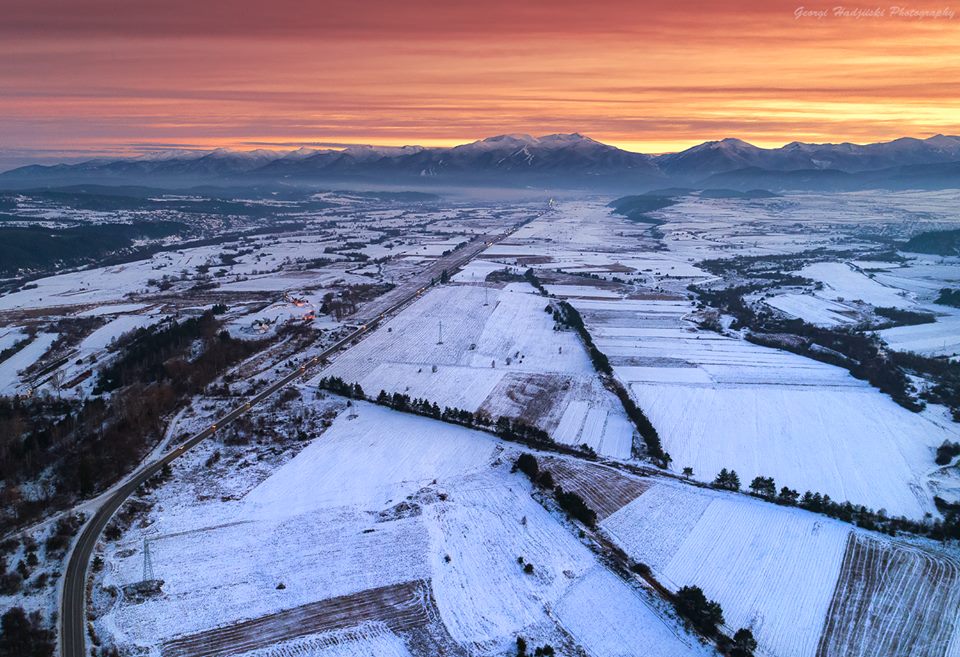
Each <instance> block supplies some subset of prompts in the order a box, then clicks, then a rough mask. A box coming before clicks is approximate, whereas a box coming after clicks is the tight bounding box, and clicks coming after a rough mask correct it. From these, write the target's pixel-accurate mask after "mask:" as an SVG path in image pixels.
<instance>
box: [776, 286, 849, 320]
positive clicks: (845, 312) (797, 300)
mask: <svg viewBox="0 0 960 657" xmlns="http://www.w3.org/2000/svg"><path fill="white" fill-rule="evenodd" d="M765 303H766V304H767V305H768V306H771V307H773V308H776V309H777V310H780V311H782V312H785V313H786V314H788V315H790V316H792V317H797V318H800V319H802V320H804V321H806V322H809V323H811V324H816V325H818V326H840V325H843V324H853V323H856V321H857V318H856V315H855V311H854V310H853V309H852V308H850V307H849V306H845V305H843V304H841V303H837V302H836V301H830V300H828V299H824V298H822V297H819V296H814V295H812V294H798V293H796V292H790V293H788V294H778V295H777V296H774V297H771V298H769V299H767V300H766V301H765Z"/></svg>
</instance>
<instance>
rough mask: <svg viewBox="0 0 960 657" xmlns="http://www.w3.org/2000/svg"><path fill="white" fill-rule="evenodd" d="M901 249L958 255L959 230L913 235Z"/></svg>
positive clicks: (959, 245) (959, 253)
mask: <svg viewBox="0 0 960 657" xmlns="http://www.w3.org/2000/svg"><path fill="white" fill-rule="evenodd" d="M901 250H903V251H909V252H910V253H931V254H933V255H942V256H949V255H960V230H938V231H931V232H928V233H920V234H919V235H914V236H913V237H911V238H910V239H909V240H908V241H907V243H906V244H905V245H904V246H903V248H902V249H901Z"/></svg>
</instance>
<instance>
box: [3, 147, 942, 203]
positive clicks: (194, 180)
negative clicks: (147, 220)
mask: <svg viewBox="0 0 960 657" xmlns="http://www.w3.org/2000/svg"><path fill="white" fill-rule="evenodd" d="M330 182H352V183H361V184H388V183H389V184H406V185H412V186H423V187H435V186H442V185H480V186H501V187H545V188H551V187H572V188H585V189H588V188H593V189H603V190H610V189H626V190H644V189H653V188H656V187H664V186H668V185H684V186H688V187H691V186H692V187H696V188H718V187H724V188H731V189H739V190H747V189H756V188H766V189H772V190H777V191H781V190H790V189H798V190H799V189H811V190H852V189H871V188H887V189H905V188H927V189H940V188H952V187H957V188H960V137H956V136H946V135H937V136H935V137H930V138H928V139H915V138H910V137H905V138H901V139H896V140H894V141H890V142H884V143H876V144H866V145H859V144H851V143H842V144H808V143H802V142H793V143H790V144H787V145H786V146H782V147H780V148H760V147H757V146H754V145H752V144H749V143H747V142H745V141H742V140H739V139H722V140H719V141H709V142H705V143H703V144H700V145H698V146H694V147H692V148H688V149H687V150H684V151H681V152H678V153H669V154H663V155H646V154H643V153H633V152H630V151H625V150H622V149H619V148H616V147H614V146H610V145H608V144H604V143H601V142H598V141H596V140H593V139H591V138H589V137H585V136H583V135H580V134H577V133H573V134H554V135H546V136H543V137H532V136H530V135H522V134H511V135H500V136H497V137H490V138H488V139H482V140H480V141H475V142H472V143H469V144H463V145H460V146H455V147H452V148H424V147H421V146H403V147H375V146H350V147H348V148H345V149H343V150H331V149H310V148H300V149H298V150H295V151H289V152H281V151H272V150H263V149H261V150H255V151H233V150H227V149H217V150H213V151H184V150H177V151H163V152H159V153H152V154H148V155H143V156H140V157H133V158H124V159H112V160H110V159H94V160H90V161H87V162H81V163H79V164H57V165H52V166H42V165H31V166H25V167H20V168H18V169H13V170H11V171H7V172H4V173H2V174H0V187H3V188H7V189H10V188H26V187H43V186H57V185H68V184H78V183H98V184H138V185H152V186H167V187H182V186H193V185H197V184H218V183H222V184H227V183H229V184H238V183H241V184H251V183H257V184H274V183H283V184H287V185H289V184H294V185H297V184H303V185H315V184H322V183H330Z"/></svg>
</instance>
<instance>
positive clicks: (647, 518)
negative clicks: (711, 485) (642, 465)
mask: <svg viewBox="0 0 960 657" xmlns="http://www.w3.org/2000/svg"><path fill="white" fill-rule="evenodd" d="M710 502H711V499H710V498H709V497H708V496H706V495H703V494H701V493H699V492H698V491H696V490H695V489H692V488H687V487H685V486H669V485H663V484H656V485H654V486H651V487H650V488H649V489H647V490H646V491H645V492H644V493H643V495H641V496H640V497H638V498H637V499H635V500H633V501H632V502H631V503H630V504H628V505H626V506H625V507H622V508H621V509H619V510H618V511H616V512H615V513H614V514H613V515H611V516H610V517H608V518H607V519H606V520H604V521H603V522H602V523H601V527H602V528H603V530H604V531H605V532H606V533H607V534H609V535H610V536H612V537H613V538H614V540H615V541H616V542H617V544H618V545H620V546H621V547H623V549H624V550H626V551H627V553H629V554H630V556H632V557H633V558H635V559H637V560H638V561H640V562H641V563H645V564H647V565H648V566H650V567H651V568H653V569H654V570H657V571H662V570H663V569H664V568H666V566H667V564H668V563H670V560H671V559H672V558H673V555H674V554H675V553H676V551H677V549H678V548H679V547H680V545H681V544H682V543H683V541H685V540H686V538H687V536H688V535H689V534H690V532H691V531H692V530H693V528H694V527H695V526H696V524H697V522H699V521H700V516H702V515H703V512H704V511H705V510H706V508H707V507H708V506H709V505H710ZM654 536H655V537H656V540H652V538H651V537H654Z"/></svg>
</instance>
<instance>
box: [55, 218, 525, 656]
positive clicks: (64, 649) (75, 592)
mask: <svg viewBox="0 0 960 657" xmlns="http://www.w3.org/2000/svg"><path fill="white" fill-rule="evenodd" d="M532 219H533V217H532V218H531V220H532ZM524 223H526V222H524ZM520 225H522V224H520ZM520 225H517V226H514V227H512V228H510V229H508V230H506V231H505V232H503V233H500V234H497V235H480V236H478V237H476V238H475V239H474V240H472V241H471V242H469V243H468V244H467V245H465V246H464V247H463V248H462V249H457V250H456V251H454V252H453V253H451V254H449V255H448V256H445V257H443V258H440V259H438V260H437V261H436V262H435V263H434V264H432V265H431V266H430V267H429V268H428V269H425V270H424V271H422V272H420V273H419V274H418V275H417V276H416V277H415V278H414V280H415V281H416V282H415V283H413V284H411V283H410V282H407V283H405V284H404V285H403V286H402V287H398V288H394V289H393V290H391V291H390V292H388V293H387V295H384V296H383V297H381V298H380V299H378V301H380V303H381V304H382V303H384V302H385V303H387V304H388V307H387V308H386V309H385V310H380V311H378V312H377V313H376V314H375V315H374V316H373V317H372V318H370V319H367V320H366V321H365V323H364V324H363V325H361V326H360V327H359V328H357V329H356V330H355V331H353V332H352V333H350V334H349V335H347V336H346V337H345V338H343V339H341V340H340V341H338V342H337V343H336V344H334V345H332V346H331V347H329V348H327V349H326V350H324V351H323V352H322V353H320V354H319V355H317V356H314V357H312V358H311V359H310V360H308V361H307V362H305V363H304V364H302V365H300V366H299V367H298V368H297V369H295V370H294V371H293V372H291V373H290V374H288V375H286V376H284V377H283V378H281V379H279V380H278V381H275V382H274V383H272V384H270V385H269V386H268V387H267V388H266V389H264V390H263V391H261V392H259V393H258V394H256V395H254V396H253V397H251V398H249V399H247V400H246V401H245V402H244V403H242V404H241V405H239V406H237V407H236V408H234V409H233V410H231V411H230V412H228V413H226V414H225V415H223V416H221V417H219V418H217V420H216V422H215V423H214V424H212V425H211V426H209V427H207V428H206V429H204V430H203V431H201V432H200V433H198V434H196V435H194V436H191V437H190V438H189V439H188V440H187V441H186V442H184V443H183V444H181V445H180V446H178V447H176V448H174V449H172V450H170V451H169V452H167V453H166V454H164V455H163V456H162V457H160V458H159V459H157V460H155V461H153V462H152V463H150V464H148V465H146V466H145V467H143V469H141V470H139V471H138V472H137V473H136V474H134V475H133V476H132V477H131V478H130V479H129V480H128V481H127V482H126V483H124V484H123V485H122V486H120V487H118V488H117V489H116V490H115V491H114V492H113V493H112V494H111V495H110V496H109V497H107V498H106V499H105V500H104V501H103V504H102V505H101V506H100V507H99V508H98V509H97V510H96V511H95V512H94V514H93V516H92V517H91V518H90V519H89V520H88V521H87V523H86V524H85V525H84V526H83V528H82V529H81V532H80V535H79V537H78V538H77V540H76V542H75V543H74V546H73V549H72V550H71V553H70V557H69V561H68V562H67V568H66V573H65V574H64V579H63V588H62V590H61V599H60V637H59V638H60V655H61V657H87V652H86V620H87V619H86V600H87V595H86V588H87V571H88V569H89V566H90V559H91V557H92V556H93V550H94V548H95V547H96V545H97V541H98V540H99V539H100V534H101V533H102V532H103V530H104V528H105V527H106V526H107V523H109V522H110V518H112V517H113V514H114V513H116V512H117V509H119V508H120V507H121V506H122V505H123V503H124V502H125V501H126V500H127V498H128V497H130V495H132V494H133V493H134V492H135V491H136V490H137V489H138V488H139V487H140V486H141V485H142V484H143V483H144V482H146V481H147V480H148V479H150V478H151V477H153V476H154V475H156V474H157V473H158V472H160V470H161V469H162V468H163V466H165V465H167V464H169V463H171V462H173V461H175V460H176V459H178V458H179V457H180V456H182V455H183V454H184V453H185V452H187V451H189V450H190V448H192V447H194V446H195V445H197V444H198V443H200V442H203V441H204V440H206V439H207V438H209V437H210V436H212V435H214V434H215V433H216V431H217V430H218V429H219V428H222V427H224V426H226V425H229V424H230V423H231V422H233V421H235V420H236V419H237V418H238V417H240V416H241V415H243V414H245V413H247V412H248V411H250V409H251V408H253V407H254V406H256V405H257V404H258V403H260V402H261V401H263V400H264V399H266V398H267V397H270V396H271V395H273V394H274V393H275V392H277V391H278V390H280V389H281V388H283V387H284V386H287V385H289V384H290V383H293V382H294V381H296V380H298V379H300V378H302V377H304V376H305V375H306V374H307V373H308V372H309V371H311V370H312V369H314V368H316V367H317V366H318V365H321V364H322V363H323V362H324V361H325V360H326V359H327V358H328V357H329V356H331V355H333V354H335V353H336V352H338V351H340V350H341V349H344V348H349V346H350V345H351V344H352V343H353V342H354V341H355V340H357V339H359V338H360V337H362V336H363V335H364V334H365V333H367V332H368V331H371V330H373V329H374V328H376V326H377V325H378V324H379V323H380V321H381V320H383V319H384V318H385V317H387V316H388V315H391V314H392V313H394V312H396V311H397V310H400V309H401V308H403V307H404V306H406V305H407V304H408V303H411V302H412V301H414V300H415V299H416V298H417V297H419V296H420V295H422V294H423V293H424V292H425V291H426V289H427V287H428V286H429V281H430V279H435V278H439V275H440V272H441V271H443V270H444V269H446V270H447V271H448V272H449V273H451V274H452V273H453V272H454V271H455V270H456V269H458V268H460V267H462V266H463V265H465V264H466V263H468V262H469V261H470V260H472V259H473V258H475V257H476V256H477V254H479V253H480V252H481V251H483V250H484V249H486V248H487V247H488V246H490V245H491V244H494V243H495V242H498V241H500V240H502V239H504V238H505V237H507V236H508V235H510V234H511V233H513V232H514V231H515V230H516V229H517V228H519V227H520ZM388 295H389V296H388ZM394 297H396V300H395V301H394Z"/></svg>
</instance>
